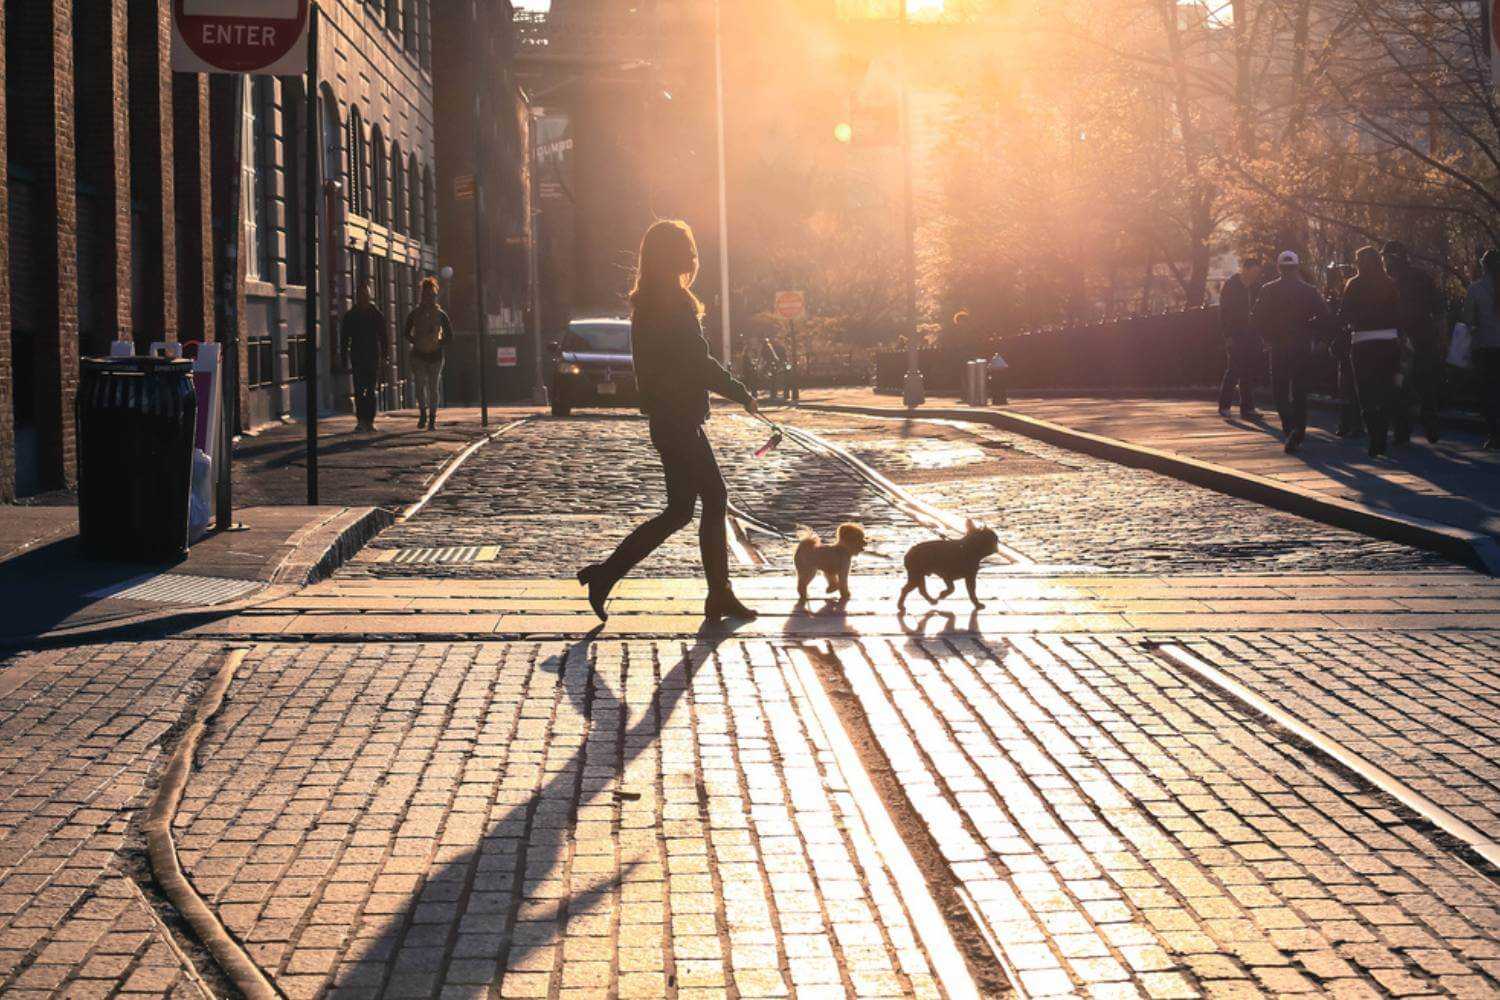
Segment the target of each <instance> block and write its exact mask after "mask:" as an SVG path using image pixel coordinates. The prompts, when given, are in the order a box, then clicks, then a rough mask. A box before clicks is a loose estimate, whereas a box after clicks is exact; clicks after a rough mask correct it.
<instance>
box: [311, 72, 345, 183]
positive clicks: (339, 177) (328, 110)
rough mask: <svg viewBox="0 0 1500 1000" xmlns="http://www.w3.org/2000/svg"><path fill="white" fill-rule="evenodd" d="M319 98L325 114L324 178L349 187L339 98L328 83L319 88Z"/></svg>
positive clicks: (322, 151) (322, 152)
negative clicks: (345, 172)
mask: <svg viewBox="0 0 1500 1000" xmlns="http://www.w3.org/2000/svg"><path fill="white" fill-rule="evenodd" d="M318 98H319V100H318V103H319V104H320V105H321V106H322V115H323V149H322V150H321V154H322V157H323V163H322V171H323V179H324V180H328V181H337V182H338V183H340V184H343V185H344V186H345V187H346V188H347V187H348V186H349V182H348V180H347V179H346V178H345V177H344V138H343V134H344V133H343V125H342V123H340V122H339V102H338V98H336V97H334V96H333V90H332V89H331V88H329V86H328V84H326V83H325V84H323V86H322V87H321V88H320V89H319V92H318Z"/></svg>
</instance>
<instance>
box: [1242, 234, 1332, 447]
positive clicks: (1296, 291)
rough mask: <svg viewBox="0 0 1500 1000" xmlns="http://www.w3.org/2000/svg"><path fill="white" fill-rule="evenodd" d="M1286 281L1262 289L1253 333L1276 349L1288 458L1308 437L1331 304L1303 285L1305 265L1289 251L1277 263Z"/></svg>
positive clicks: (1274, 366)
mask: <svg viewBox="0 0 1500 1000" xmlns="http://www.w3.org/2000/svg"><path fill="white" fill-rule="evenodd" d="M1276 269H1277V270H1278V271H1279V272H1280V273H1281V276H1280V277H1279V278H1277V279H1276V280H1275V281H1272V282H1271V283H1269V284H1267V285H1263V286H1262V287H1261V290H1260V295H1259V297H1257V298H1256V300H1255V306H1254V307H1253V308H1252V310H1251V312H1250V327H1251V329H1252V330H1254V331H1255V333H1256V335H1257V336H1259V337H1260V338H1261V340H1263V341H1265V342H1266V345H1267V346H1268V347H1270V349H1271V390H1272V393H1273V395H1274V396H1275V397H1276V412H1277V414H1278V415H1279V416H1280V417H1281V433H1282V434H1283V435H1284V436H1285V437H1286V452H1287V454H1289V455H1290V454H1291V453H1292V452H1295V451H1296V450H1297V449H1298V448H1300V447H1302V441H1303V439H1304V438H1306V437H1307V382H1308V378H1309V376H1310V374H1311V362H1312V349H1313V343H1314V342H1315V341H1316V340H1317V337H1318V335H1319V333H1320V332H1321V331H1322V330H1323V329H1325V328H1326V327H1327V326H1328V323H1329V321H1330V319H1331V315H1330V313H1329V311H1328V303H1326V302H1324V301H1323V296H1321V295H1319V294H1318V290H1317V289H1316V288H1314V287H1313V286H1312V285H1310V284H1308V283H1307V282H1306V281H1304V280H1303V279H1302V271H1301V261H1300V260H1298V258H1297V255H1296V254H1295V253H1293V252H1292V251H1290V250H1286V251H1283V252H1282V254H1281V256H1280V257H1278V258H1276Z"/></svg>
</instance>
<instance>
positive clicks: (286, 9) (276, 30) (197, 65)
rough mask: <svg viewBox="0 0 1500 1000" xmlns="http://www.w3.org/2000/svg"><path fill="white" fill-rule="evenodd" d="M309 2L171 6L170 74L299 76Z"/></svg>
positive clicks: (239, 0)
mask: <svg viewBox="0 0 1500 1000" xmlns="http://www.w3.org/2000/svg"><path fill="white" fill-rule="evenodd" d="M310 7H311V0H172V69H173V70H175V71H177V72H179V73H251V74H256V75H260V76H301V75H302V73H303V71H304V70H305V69H306V68H307V27H308V10H309V9H310Z"/></svg>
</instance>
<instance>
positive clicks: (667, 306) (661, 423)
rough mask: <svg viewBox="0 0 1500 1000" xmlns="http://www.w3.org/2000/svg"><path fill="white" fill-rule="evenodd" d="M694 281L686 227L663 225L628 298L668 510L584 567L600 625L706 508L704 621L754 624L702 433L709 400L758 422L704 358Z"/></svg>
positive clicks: (644, 404) (729, 380)
mask: <svg viewBox="0 0 1500 1000" xmlns="http://www.w3.org/2000/svg"><path fill="white" fill-rule="evenodd" d="M697 276H698V247H697V245H696V244H695V243H694V242H693V231H692V230H691V229H689V228H688V226H687V224H686V223H684V222H677V221H673V220H663V221H661V222H657V223H656V224H654V225H653V226H652V227H651V228H650V229H648V230H647V231H646V236H645V238H644V239H643V240H642V241H641V254H640V262H639V265H638V267H637V269H636V279H635V290H634V291H632V292H631V293H630V302H631V307H632V308H631V315H630V341H631V351H632V353H633V354H634V357H635V379H636V386H637V387H638V389H639V390H640V397H641V409H643V410H645V411H646V416H647V418H648V419H649V426H650V430H651V444H652V446H653V447H655V448H656V452H657V454H658V455H660V456H661V464H662V472H663V473H664V474H665V475H666V480H667V508H666V510H664V511H662V512H661V513H660V514H658V515H656V516H655V517H653V518H652V519H651V520H649V521H647V522H646V523H645V524H643V525H641V526H640V527H638V528H636V529H635V530H634V531H632V532H631V533H630V535H629V536H628V537H627V538H626V539H625V540H624V541H623V542H621V543H620V546H619V548H617V549H615V551H614V554H613V555H611V556H610V557H609V558H608V559H606V560H605V561H604V562H602V563H594V564H593V565H591V566H585V567H584V568H583V569H582V570H580V571H579V573H578V582H579V583H581V584H583V585H584V586H586V587H588V589H589V604H590V605H592V607H593V609H594V613H595V614H597V615H598V616H599V618H600V620H604V619H606V618H607V617H608V615H607V614H606V613H605V610H604V604H605V601H607V600H608V599H609V594H610V591H611V590H613V589H614V586H615V584H616V583H618V582H619V581H620V579H621V578H622V577H624V576H625V574H626V573H629V572H630V571H631V569H633V568H634V567H635V566H636V564H638V563H639V562H640V561H641V560H642V559H644V558H646V557H647V556H648V555H650V554H651V553H652V552H653V551H655V550H656V548H657V546H659V545H661V543H662V542H664V541H666V540H667V539H668V538H669V537H670V536H671V535H672V534H673V533H675V532H677V531H679V530H680V529H682V528H685V527H687V524H688V522H689V521H691V520H692V519H693V507H694V505H695V504H696V503H698V502H699V501H702V506H703V509H702V511H701V513H700V516H699V520H698V549H699V552H700V554H701V556H702V559H703V575H704V576H705V577H707V579H708V600H707V601H706V602H705V604H704V607H703V614H704V616H705V617H706V618H709V619H711V620H714V621H717V620H719V619H721V618H741V619H745V620H751V619H754V618H755V617H756V614H755V612H754V611H751V610H750V609H749V608H747V607H745V606H744V605H743V604H741V603H740V602H739V600H738V598H736V597H735V596H734V590H733V589H732V588H731V586H730V583H729V542H728V539H727V537H726V535H725V524H724V519H725V515H726V514H727V513H728V507H729V492H728V488H727V487H726V486H725V484H724V477H723V476H722V475H721V474H720V473H719V463H718V462H717V461H716V460H715V459H714V452H713V448H712V446H710V444H709V441H708V437H707V435H706V434H705V433H704V431H703V423H704V421H706V420H707V419H708V394H709V393H710V392H714V393H717V394H718V395H720V396H724V397H726V398H728V399H732V400H734V401H735V402H737V403H739V404H740V405H741V406H743V407H744V408H745V409H746V410H748V411H749V412H750V413H755V412H757V409H756V405H755V399H754V398H753V397H752V396H751V395H750V392H749V390H747V389H746V388H745V386H744V385H743V384H741V383H740V382H739V380H737V379H736V378H734V377H733V376H732V375H730V374H729V372H728V371H727V370H725V368H724V367H723V366H722V365H720V364H719V363H718V362H717V361H715V360H714V359H713V357H712V356H711V355H710V354H709V353H708V341H707V340H705V339H704V338H703V322H702V317H703V305H702V303H700V302H699V301H698V298H697V296H695V295H694V294H693V292H692V285H693V280H694V279H695V278H696V277H697Z"/></svg>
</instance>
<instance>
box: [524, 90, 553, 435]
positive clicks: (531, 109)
mask: <svg viewBox="0 0 1500 1000" xmlns="http://www.w3.org/2000/svg"><path fill="white" fill-rule="evenodd" d="M541 112H542V109H541V108H539V107H536V106H535V105H533V104H530V103H528V104H527V106H526V162H527V173H528V174H529V178H528V183H527V185H526V213H527V214H526V219H527V229H528V231H529V232H528V236H529V238H528V239H527V241H526V285H527V291H528V292H529V298H530V301H531V364H532V371H531V378H532V390H531V401H532V402H533V403H535V404H536V405H537V406H546V405H547V402H548V401H547V379H546V376H545V375H544V374H543V368H542V280H541V267H540V264H539V263H538V260H537V245H536V244H537V240H538V239H539V238H540V236H541V216H542V213H541V206H540V204H539V193H538V191H537V178H538V172H539V159H538V156H537V124H536V120H537V116H538V115H540V114H541Z"/></svg>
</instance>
